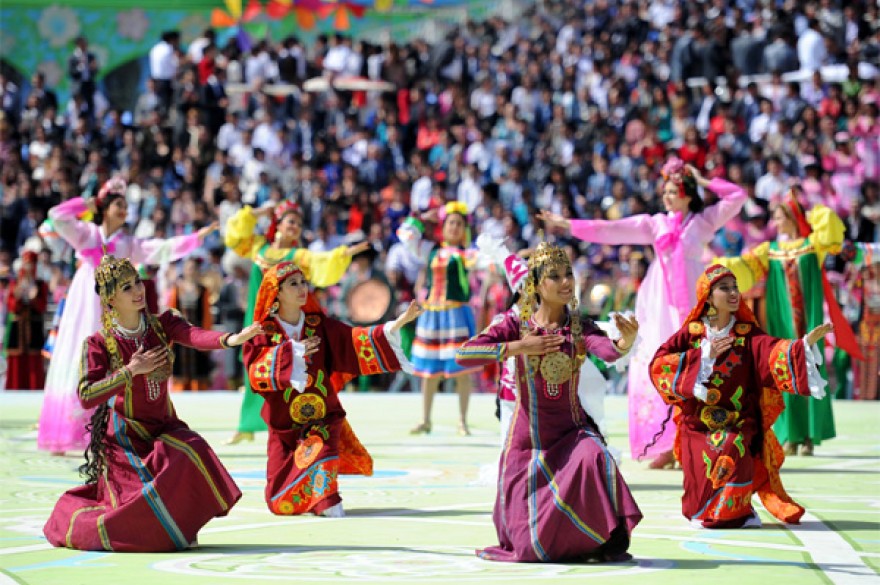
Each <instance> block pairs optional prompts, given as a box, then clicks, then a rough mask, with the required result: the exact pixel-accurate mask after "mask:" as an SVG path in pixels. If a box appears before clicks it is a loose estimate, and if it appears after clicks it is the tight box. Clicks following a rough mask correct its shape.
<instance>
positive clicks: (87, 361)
mask: <svg viewBox="0 0 880 585" xmlns="http://www.w3.org/2000/svg"><path fill="white" fill-rule="evenodd" d="M79 372H80V375H79V387H78V388H77V394H78V395H79V400H80V403H81V404H82V406H83V408H94V407H95V406H97V405H99V404H100V403H102V402H105V401H106V400H107V399H108V398H110V396H114V395H116V394H119V393H120V392H123V391H125V390H126V388H128V387H130V385H131V381H132V376H131V373H130V372H129V371H128V370H127V369H126V368H120V369H118V370H113V369H111V366H110V356H109V355H108V353H107V349H106V347H105V346H104V344H103V343H102V342H101V341H100V340H99V338H98V337H96V336H94V335H93V336H91V337H89V338H88V339H87V340H86V341H84V342H83V346H82V357H81V359H80V366H79Z"/></svg>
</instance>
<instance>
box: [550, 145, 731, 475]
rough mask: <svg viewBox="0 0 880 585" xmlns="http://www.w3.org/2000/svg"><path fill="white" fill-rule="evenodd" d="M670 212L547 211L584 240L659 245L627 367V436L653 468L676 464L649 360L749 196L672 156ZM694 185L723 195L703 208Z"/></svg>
mask: <svg viewBox="0 0 880 585" xmlns="http://www.w3.org/2000/svg"><path fill="white" fill-rule="evenodd" d="M663 177H664V178H665V180H666V184H665V186H664V189H663V204H664V205H665V206H666V210H667V213H666V214H657V215H635V216H632V217H627V218H624V219H618V220H613V221H610V220H592V219H588V220H578V219H572V220H568V219H564V218H563V217H561V216H559V215H556V214H552V213H548V212H542V213H541V214H539V215H538V217H539V219H543V220H544V221H545V222H546V223H547V224H548V225H550V226H552V227H561V228H564V229H566V230H568V231H570V232H571V235H573V236H575V237H576V238H579V239H581V240H584V241H587V242H593V243H599V244H616V245H622V244H636V245H638V244H640V245H648V244H651V245H653V246H654V252H655V257H656V258H655V260H654V261H653V262H651V264H650V266H648V271H647V273H646V274H645V279H644V280H643V281H642V284H641V287H640V288H639V292H638V296H637V297H636V317H637V318H638V320H639V321H641V322H643V323H647V322H650V323H651V326H650V327H646V328H644V329H642V336H641V343H640V344H639V347H638V348H637V350H636V351H635V352H634V355H633V357H632V363H631V365H630V368H629V374H628V375H629V379H628V383H627V394H628V401H629V440H630V453H631V455H632V457H633V458H639V457H642V456H644V455H643V453H644V450H645V446H646V445H648V444H649V443H650V444H651V445H652V447H651V448H650V449H649V450H648V451H647V453H646V454H647V455H648V456H650V457H652V458H653V461H652V462H651V467H652V468H663V467H671V466H673V465H674V462H675V460H674V458H673V453H672V442H673V439H674V436H673V433H672V432H671V431H670V432H667V433H663V434H662V435H661V436H659V437H656V440H654V439H655V435H656V434H657V433H658V432H660V429H661V428H662V426H663V419H664V417H665V416H666V412H667V409H666V406H665V405H664V404H663V401H662V400H661V399H660V397H659V396H658V395H657V393H656V392H654V389H653V387H652V385H651V380H650V377H649V376H648V364H649V363H650V361H651V358H653V356H654V352H655V351H657V348H658V347H660V344H661V343H663V341H665V340H666V339H668V338H669V336H670V335H672V334H673V333H675V331H677V330H678V328H679V326H681V323H682V320H683V319H684V317H685V316H686V315H687V314H688V311H689V310H690V307H691V306H692V305H693V303H694V289H695V285H696V282H697V278H699V276H700V274H701V273H702V271H703V267H704V266H705V263H704V260H703V254H704V252H705V250H706V246H707V245H708V244H709V242H711V241H712V238H713V237H714V235H715V232H716V231H718V230H719V229H720V228H721V227H722V226H723V225H724V224H725V223H727V222H728V221H730V220H731V219H733V218H734V217H735V216H736V214H738V213H739V210H740V208H742V206H743V204H744V203H745V201H746V199H747V195H746V192H745V190H743V189H742V188H741V187H739V186H737V185H734V184H733V183H729V182H727V181H725V180H723V179H719V178H715V179H712V180H711V181H709V180H707V179H705V178H704V177H703V176H702V175H701V174H700V173H699V171H698V170H697V169H695V168H694V167H692V166H690V165H684V164H682V162H681V161H680V160H679V159H677V158H671V159H670V160H668V161H667V162H666V164H665V165H664V166H663ZM697 187H703V188H704V189H708V190H710V191H712V192H713V193H715V194H716V195H717V196H718V197H719V199H720V201H719V202H718V203H716V204H714V205H710V206H708V207H704V205H703V200H702V199H700V195H699V192H698V189H697Z"/></svg>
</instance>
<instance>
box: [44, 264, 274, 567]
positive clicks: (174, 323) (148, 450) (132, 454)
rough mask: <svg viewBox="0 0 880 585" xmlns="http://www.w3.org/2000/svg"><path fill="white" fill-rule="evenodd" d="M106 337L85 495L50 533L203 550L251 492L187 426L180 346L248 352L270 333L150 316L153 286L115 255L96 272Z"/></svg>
mask: <svg viewBox="0 0 880 585" xmlns="http://www.w3.org/2000/svg"><path fill="white" fill-rule="evenodd" d="M94 277H95V282H96V285H95V290H94V292H93V293H92V294H95V293H97V295H96V296H98V297H99V299H100V302H101V305H102V308H103V313H102V315H101V319H100V321H101V329H100V331H98V332H97V333H94V334H92V335H91V336H90V337H89V338H88V339H87V340H86V342H85V343H84V344H83V346H82V350H81V361H80V367H79V371H80V381H79V388H78V391H77V393H78V397H77V398H78V400H80V402H82V405H83V408H86V409H91V408H94V409H95V411H94V414H93V415H92V419H91V423H90V425H89V431H90V434H91V439H90V444H89V449H88V450H87V451H86V463H85V464H84V465H83V466H82V467H80V472H81V473H82V474H83V475H84V476H85V477H86V483H85V485H83V486H80V487H77V488H74V489H71V490H68V491H67V492H66V493H65V494H64V495H63V496H61V499H60V500H58V503H57V504H55V509H54V510H53V511H52V515H51V516H50V517H49V520H48V521H47V522H46V525H45V527H44V528H43V533H44V534H45V535H46V538H47V539H48V540H49V542H50V543H52V544H53V545H54V546H63V547H67V548H73V549H79V550H101V551H117V552H162V551H173V550H182V549H185V548H187V547H189V546H192V545H193V544H194V543H195V540H196V535H197V534H198V531H199V529H200V528H201V527H202V526H204V525H205V524H206V523H207V522H208V521H209V520H210V519H211V518H214V517H216V516H225V515H226V514H227V513H228V512H229V509H230V508H232V506H233V505H234V504H235V503H236V502H237V501H238V500H239V498H240V497H241V491H240V490H239V489H238V486H236V485H235V482H234V481H233V480H232V477H230V475H229V473H228V472H227V471H226V469H225V468H224V467H223V464H222V463H221V462H220V460H219V459H218V458H217V455H216V454H215V453H214V451H213V450H212V449H211V447H209V446H208V443H207V442H205V440H204V439H203V438H202V437H201V436H199V435H198V433H196V432H194V431H192V430H190V429H189V427H187V425H186V423H184V422H183V421H181V420H180V419H179V418H177V414H176V412H175V410H174V405H173V404H172V403H171V397H170V395H169V393H168V377H169V376H170V375H171V367H172V364H171V362H172V361H173V360H174V358H173V355H174V354H173V352H172V350H171V346H172V345H173V344H182V345H186V346H188V347H192V348H197V349H200V350H202V351H207V350H212V349H220V348H223V347H230V346H237V345H241V344H242V343H244V342H245V341H247V340H248V339H250V338H251V337H253V336H254V335H257V334H258V333H260V332H261V330H260V326H259V325H252V326H250V327H248V328H247V329H245V330H243V331H241V332H240V333H235V334H231V333H217V332H214V331H206V330H204V329H199V328H198V327H194V326H192V325H190V324H189V323H187V322H186V320H185V319H181V318H180V317H178V316H176V315H174V314H173V313H172V312H171V311H166V312H164V313H162V314H161V315H159V316H158V317H156V316H154V315H152V314H150V312H149V310H148V309H147V300H146V299H147V294H146V289H145V287H144V283H143V282H142V281H141V279H140V276H139V275H138V273H137V272H136V271H135V269H134V266H133V265H132V264H131V262H129V261H128V259H125V258H122V259H117V258H114V257H113V256H105V257H104V258H103V259H102V260H101V262H100V264H99V265H98V267H97V268H96V270H95V272H94Z"/></svg>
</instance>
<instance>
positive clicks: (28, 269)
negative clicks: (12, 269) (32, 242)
mask: <svg viewBox="0 0 880 585" xmlns="http://www.w3.org/2000/svg"><path fill="white" fill-rule="evenodd" d="M36 275H37V253H36V252H34V251H33V250H26V251H24V252H22V254H21V266H19V268H18V277H19V278H25V277H29V278H34V277H36Z"/></svg>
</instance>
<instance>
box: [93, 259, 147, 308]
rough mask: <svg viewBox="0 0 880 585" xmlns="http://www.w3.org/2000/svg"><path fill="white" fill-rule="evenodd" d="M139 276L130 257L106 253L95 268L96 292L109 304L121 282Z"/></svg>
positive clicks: (102, 300)
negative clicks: (117, 256) (119, 256)
mask: <svg viewBox="0 0 880 585" xmlns="http://www.w3.org/2000/svg"><path fill="white" fill-rule="evenodd" d="M137 277H138V272H137V270H135V268H134V265H132V263H131V261H130V260H129V259H128V258H116V257H115V256H111V255H110V254H106V255H105V256H104V257H102V258H101V263H100V264H98V268H96V269H95V292H96V293H98V296H99V297H101V302H102V303H104V305H107V301H108V300H109V299H110V297H112V296H113V295H114V294H115V293H116V290H117V288H119V285H120V284H121V283H123V282H125V281H126V280H128V279H134V278H137Z"/></svg>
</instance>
